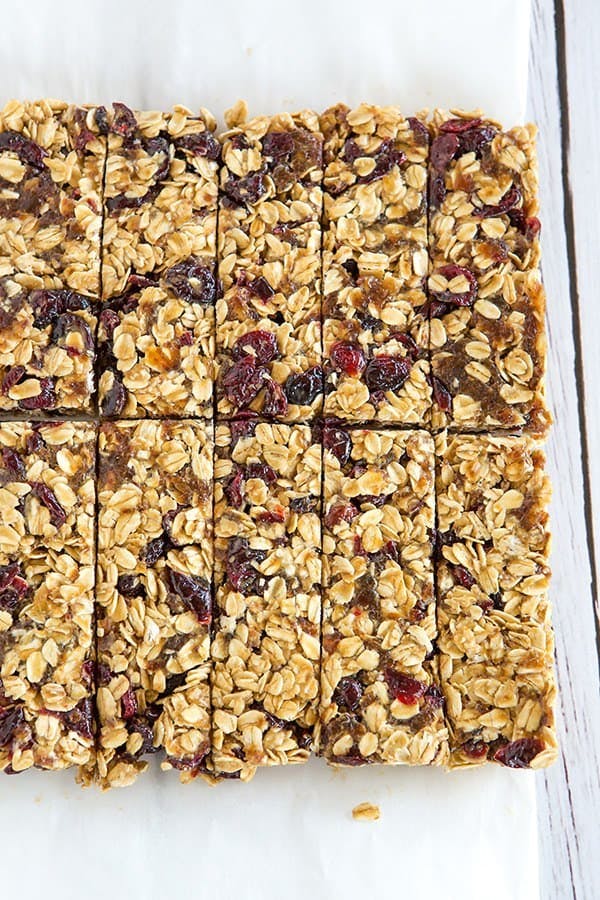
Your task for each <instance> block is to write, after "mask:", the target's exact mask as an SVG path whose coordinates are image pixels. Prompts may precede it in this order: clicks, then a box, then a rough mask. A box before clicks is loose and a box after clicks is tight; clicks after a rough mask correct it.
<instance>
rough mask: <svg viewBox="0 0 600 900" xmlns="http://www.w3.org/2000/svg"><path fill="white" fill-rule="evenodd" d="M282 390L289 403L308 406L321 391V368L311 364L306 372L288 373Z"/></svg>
mask: <svg viewBox="0 0 600 900" xmlns="http://www.w3.org/2000/svg"><path fill="white" fill-rule="evenodd" d="M284 390H285V395H286V397H287V399H288V401H289V402H290V403H293V404H297V405H298V406H310V405H311V404H312V403H314V401H315V400H316V399H317V397H318V396H319V394H320V393H322V391H323V369H322V368H321V366H313V367H312V369H307V370H306V372H299V373H298V374H296V375H288V377H287V379H286V382H285V386H284Z"/></svg>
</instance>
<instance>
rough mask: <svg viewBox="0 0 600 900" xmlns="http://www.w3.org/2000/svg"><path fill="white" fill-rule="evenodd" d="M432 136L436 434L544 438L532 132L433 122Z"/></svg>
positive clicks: (452, 119) (463, 121) (448, 117)
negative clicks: (505, 432) (497, 432)
mask: <svg viewBox="0 0 600 900" xmlns="http://www.w3.org/2000/svg"><path fill="white" fill-rule="evenodd" d="M431 132H432V143H431V152H430V166H429V169H430V171H429V201H430V228H429V250H430V257H431V274H430V277H429V310H430V346H431V354H432V359H431V365H432V382H433V396H434V407H433V413H432V422H433V426H434V428H443V427H445V426H449V427H451V428H453V429H457V430H463V431H470V430H481V429H488V430H489V429H494V428H501V429H515V428H526V429H527V430H528V431H529V432H530V433H539V434H543V433H545V432H546V431H547V429H548V427H549V423H550V416H549V413H548V411H547V409H546V407H545V403H544V369H545V353H546V347H545V334H544V305H545V298H544V292H543V288H542V285H541V281H540V275H539V271H538V263H539V256H540V248H539V237H538V235H539V230H540V222H539V219H538V218H537V213H538V199H537V160H536V155H535V129H534V127H533V126H531V125H529V126H525V127H519V128H513V129H511V130H510V131H503V130H502V128H501V126H500V125H499V124H498V123H497V122H494V121H493V120H491V119H484V118H482V117H481V116H478V115H477V116H472V115H467V114H463V113H457V114H456V115H453V114H450V113H444V112H440V111H436V113H435V114H434V116H433V120H432V123H431Z"/></svg>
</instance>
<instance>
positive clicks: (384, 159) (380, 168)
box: [357, 140, 406, 184]
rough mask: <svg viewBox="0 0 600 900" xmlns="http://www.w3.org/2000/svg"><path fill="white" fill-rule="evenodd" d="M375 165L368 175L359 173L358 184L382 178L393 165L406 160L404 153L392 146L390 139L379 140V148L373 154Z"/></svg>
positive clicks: (400, 163)
mask: <svg viewBox="0 0 600 900" xmlns="http://www.w3.org/2000/svg"><path fill="white" fill-rule="evenodd" d="M374 159H375V167H374V169H373V170H372V171H371V172H369V174H368V175H361V176H360V178H358V179H357V182H358V183H359V184H369V183H370V182H372V181H377V180H378V179H379V178H383V176H384V175H387V174H388V172H391V171H392V169H393V168H394V166H401V165H402V164H403V163H405V162H406V153H404V152H403V151H402V150H399V149H397V148H396V147H394V143H393V141H391V140H385V141H382V142H381V145H380V147H379V150H378V151H377V153H376V154H375V156H374Z"/></svg>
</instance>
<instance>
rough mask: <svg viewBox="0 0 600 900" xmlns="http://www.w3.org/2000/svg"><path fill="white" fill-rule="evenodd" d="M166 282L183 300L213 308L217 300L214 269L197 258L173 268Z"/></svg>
mask: <svg viewBox="0 0 600 900" xmlns="http://www.w3.org/2000/svg"><path fill="white" fill-rule="evenodd" d="M164 277H165V281H166V283H167V284H168V285H169V287H170V288H172V290H173V291H175V293H176V294H177V296H178V297H181V299H182V300H186V301H187V302H188V303H200V304H201V305H202V306H212V305H213V304H214V302H215V300H216V299H217V280H216V278H215V275H214V272H213V271H212V269H211V268H210V267H209V266H207V265H206V264H205V263H203V262H202V260H201V259H199V258H198V257H196V256H190V257H188V259H185V260H184V261H183V262H180V263H177V265H175V266H171V268H170V269H167V271H166V272H165V276H164Z"/></svg>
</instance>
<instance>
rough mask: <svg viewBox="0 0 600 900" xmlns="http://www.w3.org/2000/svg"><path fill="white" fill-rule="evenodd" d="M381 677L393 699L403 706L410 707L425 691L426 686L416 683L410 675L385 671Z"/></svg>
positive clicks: (393, 670)
mask: <svg viewBox="0 0 600 900" xmlns="http://www.w3.org/2000/svg"><path fill="white" fill-rule="evenodd" d="M383 677H384V678H385V681H386V683H387V686H388V688H389V691H390V693H391V695H392V696H393V697H394V699H396V700H399V701H400V703H404V705H405V706H412V705H413V703H416V702H417V701H418V700H420V699H421V697H422V696H423V694H424V693H425V691H426V690H427V685H425V684H423V682H422V681H417V679H416V678H413V677H412V676H411V675H405V674H404V673H403V672H397V671H396V670H395V669H386V670H385V672H384V673H383Z"/></svg>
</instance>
